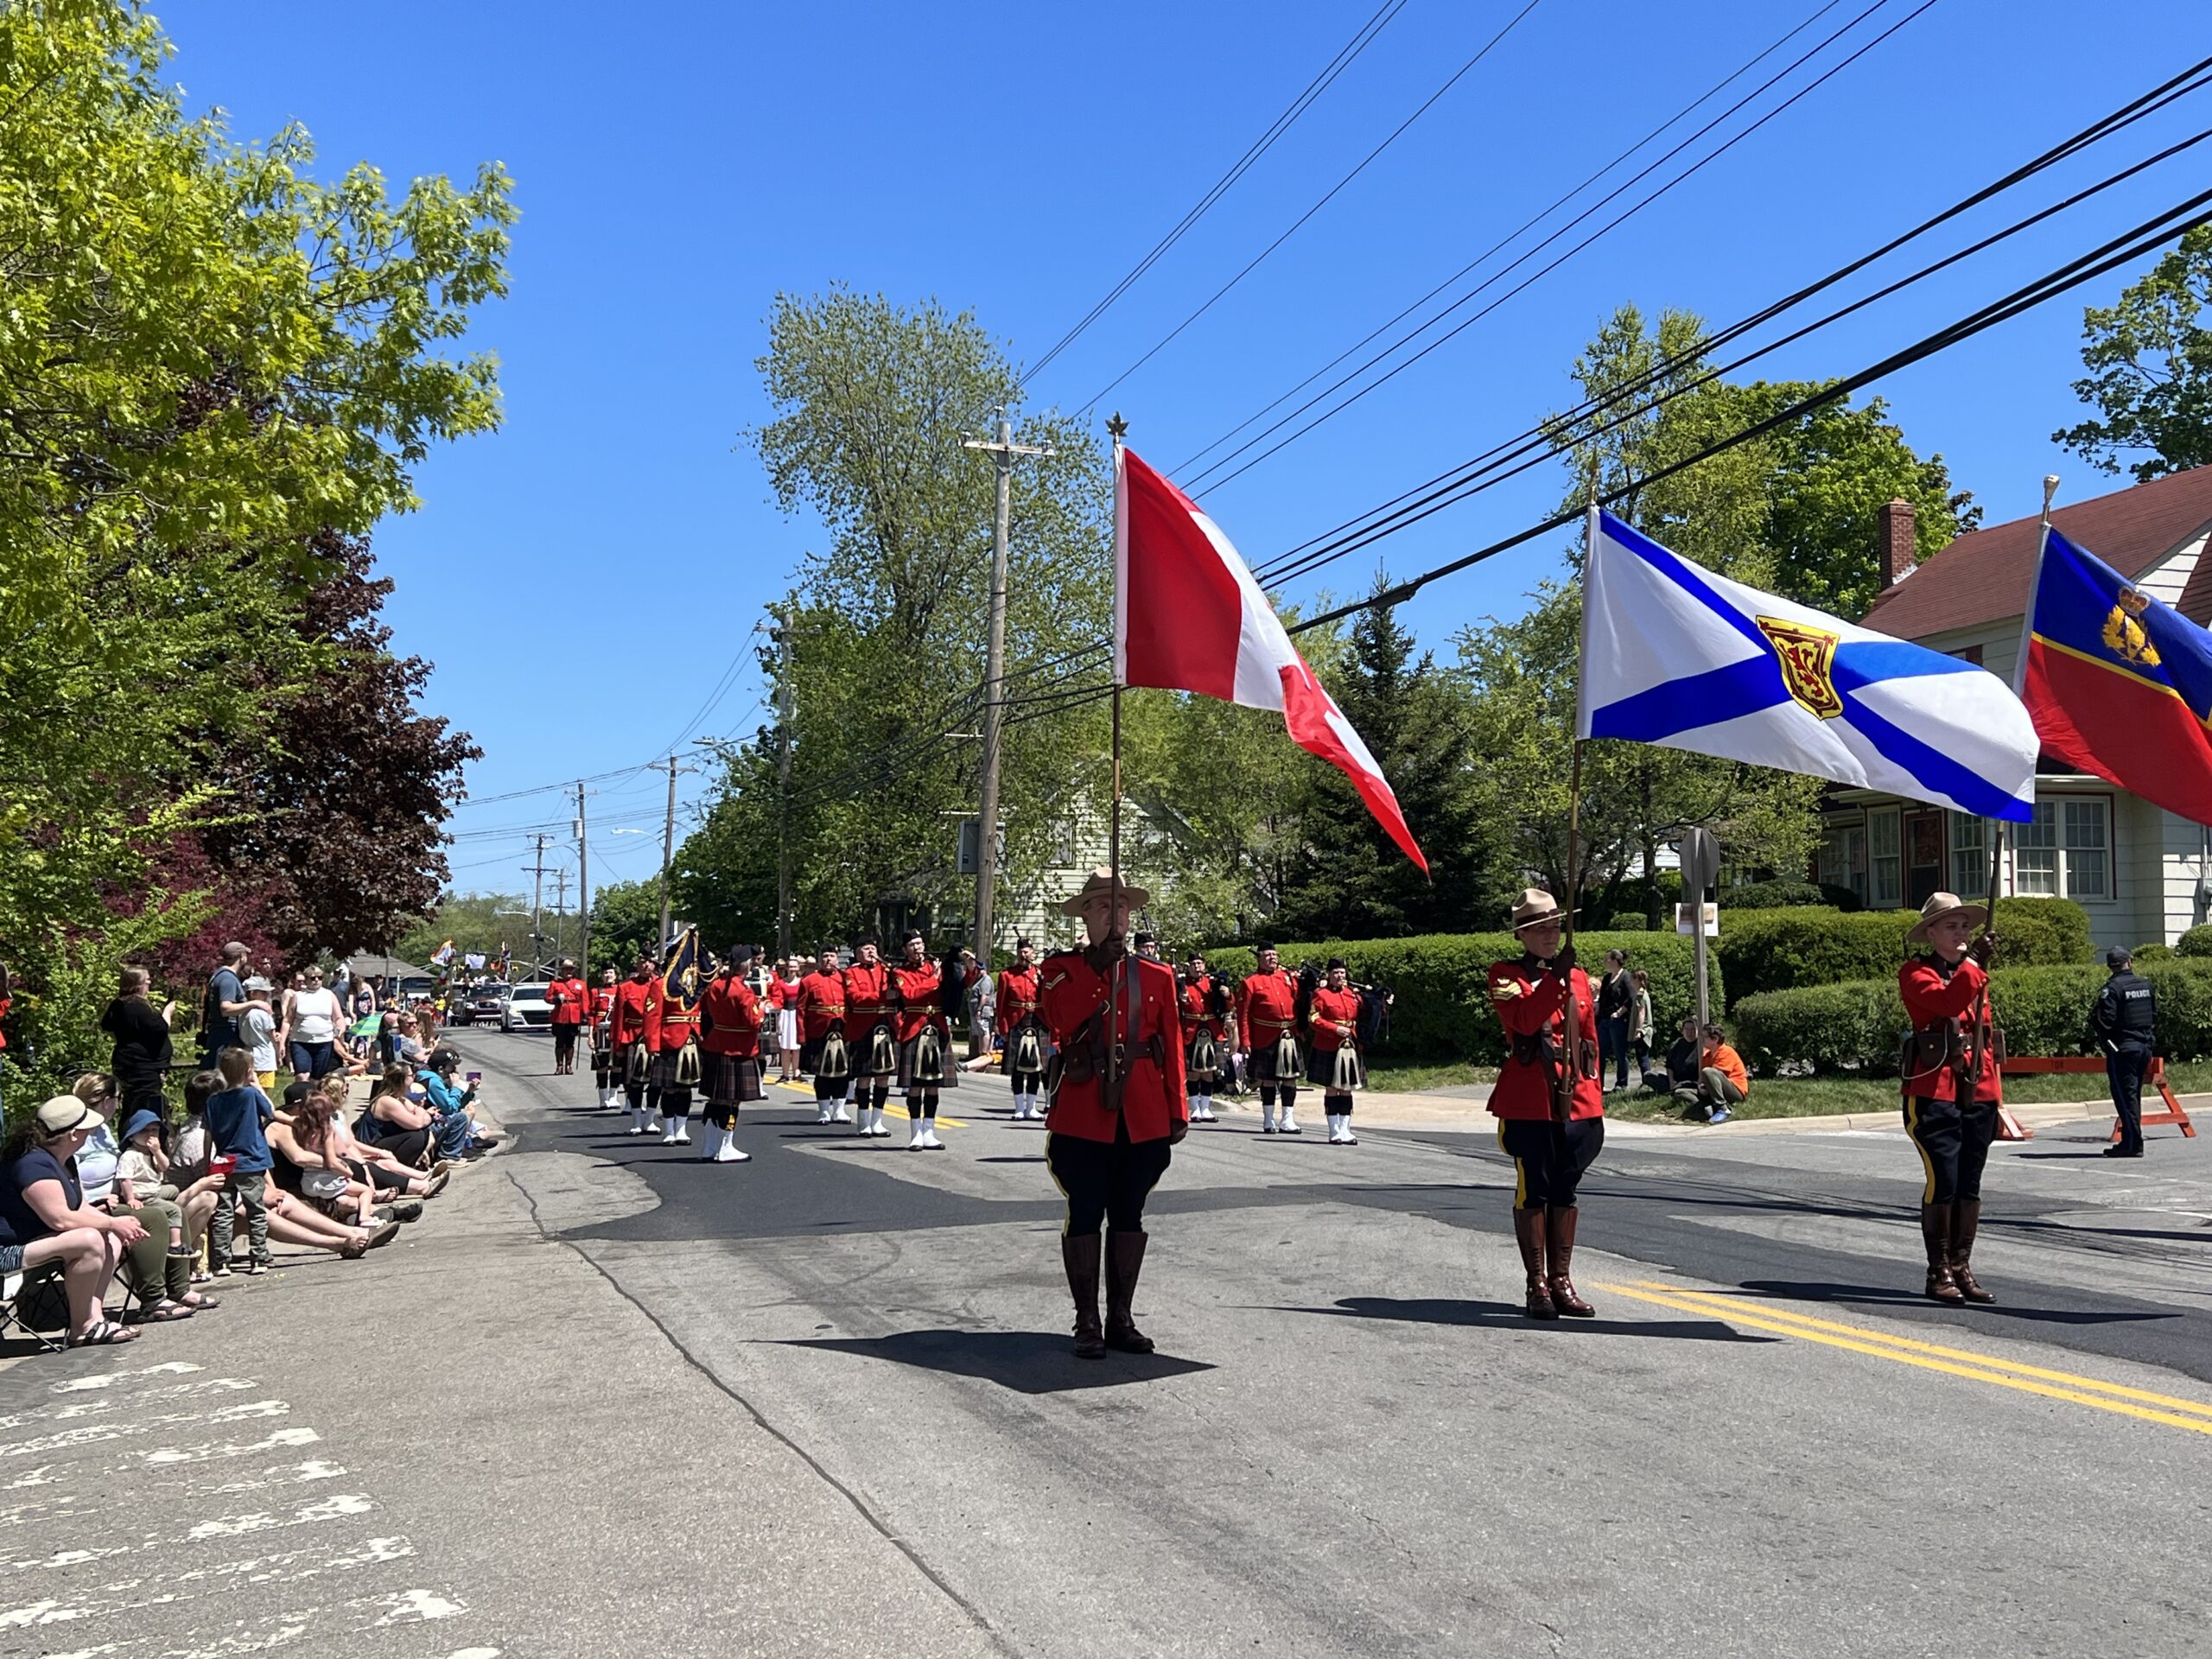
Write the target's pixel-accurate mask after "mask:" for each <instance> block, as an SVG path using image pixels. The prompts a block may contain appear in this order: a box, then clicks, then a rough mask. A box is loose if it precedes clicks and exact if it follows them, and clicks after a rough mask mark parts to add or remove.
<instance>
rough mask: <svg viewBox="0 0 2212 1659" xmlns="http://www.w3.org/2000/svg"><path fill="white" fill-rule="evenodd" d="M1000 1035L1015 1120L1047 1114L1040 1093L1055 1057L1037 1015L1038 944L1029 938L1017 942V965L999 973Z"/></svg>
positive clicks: (1002, 1062)
mask: <svg viewBox="0 0 2212 1659" xmlns="http://www.w3.org/2000/svg"><path fill="white" fill-rule="evenodd" d="M994 1018H995V1020H996V1022H997V1025H998V1028H999V1035H1000V1037H1001V1038H1002V1039H1005V1040H1004V1049H1003V1052H1002V1054H1001V1058H1000V1062H999V1063H1000V1065H1001V1066H1002V1067H1004V1068H1005V1071H1006V1076H1007V1084H1008V1085H1009V1086H1010V1087H1011V1088H1012V1089H1013V1090H1014V1121H1015V1122H1027V1121H1028V1120H1030V1119H1031V1118H1033V1117H1042V1116H1045V1108H1044V1106H1043V1105H1042V1104H1041V1103H1039V1098H1038V1097H1039V1094H1040V1093H1041V1092H1042V1090H1043V1089H1044V1086H1045V1062H1046V1060H1047V1059H1049V1058H1052V1039H1050V1038H1049V1037H1047V1036H1046V1033H1045V1026H1044V1022H1043V1021H1042V1020H1039V1018H1038V1016H1037V947H1036V946H1035V945H1033V944H1030V943H1029V941H1028V940H1027V939H1019V940H1016V941H1015V942H1014V966H1013V967H1011V968H1008V969H1004V970H1003V971H1002V972H1001V973H1000V975H999V993H998V1010H997V1013H996V1014H995V1016H994Z"/></svg>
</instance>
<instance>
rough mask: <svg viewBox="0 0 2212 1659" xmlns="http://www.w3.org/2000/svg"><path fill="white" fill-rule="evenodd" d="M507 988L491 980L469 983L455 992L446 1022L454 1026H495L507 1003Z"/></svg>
mask: <svg viewBox="0 0 2212 1659" xmlns="http://www.w3.org/2000/svg"><path fill="white" fill-rule="evenodd" d="M507 989H508V988H507V987H506V986H505V985H504V984H502V983H500V982H498V981H497V980H493V981H491V982H486V983H485V984H482V985H471V986H468V987H467V988H465V989H463V990H461V991H460V992H458V993H456V994H455V995H454V1002H453V1008H452V1010H451V1012H450V1013H449V1014H448V1015H447V1020H448V1023H450V1024H452V1025H456V1026H479V1025H482V1026H496V1025H498V1024H499V1014H500V1013H501V1011H502V1010H503V1009H505V1007H506V1005H507Z"/></svg>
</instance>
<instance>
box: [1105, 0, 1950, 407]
mask: <svg viewBox="0 0 2212 1659" xmlns="http://www.w3.org/2000/svg"><path fill="white" fill-rule="evenodd" d="M1542 3H1543V0H1528V3H1527V4H1525V5H1524V6H1522V8H1521V10H1518V11H1516V12H1515V13H1514V14H1513V16H1512V17H1511V18H1510V19H1509V20H1508V22H1506V25H1505V27H1504V28H1503V29H1499V30H1498V31H1497V34H1495V35H1491V37H1490V39H1489V40H1487V41H1484V43H1483V46H1482V49H1481V50H1479V51H1478V52H1477V53H1476V54H1474V56H1472V57H1471V58H1469V59H1468V60H1466V61H1465V63H1463V64H1461V65H1460V66H1459V68H1458V69H1456V70H1454V71H1453V72H1452V76H1451V79H1448V80H1446V82H1445V83H1444V84H1443V85H1442V86H1439V87H1438V88H1437V89H1436V90H1435V91H1434V92H1431V93H1430V94H1429V95H1428V97H1427V99H1425V100H1424V101H1423V102H1422V104H1421V107H1420V108H1418V109H1416V110H1415V111H1414V112H1413V113H1412V114H1411V115H1409V116H1408V117H1407V118H1405V119H1404V120H1403V121H1402V122H1400V123H1399V124H1397V126H1396V127H1395V128H1394V129H1393V130H1391V132H1390V135H1389V137H1387V138H1385V139H1383V142H1382V143H1379V144H1377V145H1376V146H1375V148H1374V149H1370V151H1368V152H1367V155H1366V156H1364V157H1363V159H1362V160H1361V161H1360V162H1359V164H1358V165H1357V166H1356V167H1354V168H1352V170H1351V172H1349V173H1347V174H1345V175H1344V177H1342V178H1341V179H1338V181H1336V182H1335V183H1334V184H1332V185H1331V186H1330V187H1329V188H1328V190H1327V191H1326V192H1325V194H1323V195H1322V197H1321V199H1320V200H1319V201H1317V202H1315V203H1314V204H1313V206H1312V207H1308V208H1307V209H1306V211H1305V212H1304V213H1300V215H1299V216H1298V217H1297V218H1296V219H1293V220H1292V221H1291V223H1290V226H1289V228H1287V230H1285V231H1284V232H1282V234H1281V235H1280V236H1278V237H1276V238H1275V239H1274V241H1272V242H1270V243H1268V245H1267V246H1266V247H1264V248H1262V249H1261V250H1260V251H1259V252H1258V253H1256V254H1255V255H1254V256H1253V257H1252V258H1251V260H1250V261H1249V263H1248V264H1246V265H1245V266H1244V267H1243V269H1242V270H1239V271H1238V272H1237V273H1236V275H1235V276H1234V277H1230V279H1229V280H1228V281H1227V282H1225V283H1223V284H1222V285H1221V286H1220V287H1219V288H1217V289H1215V290H1214V291H1213V294H1212V296H1211V297H1209V298H1208V299H1207V300H1206V302H1205V303H1204V304H1203V305H1201V306H1199V307H1198V309H1197V310H1195V311H1193V312H1192V313H1191V315H1188V316H1186V317H1185V318H1184V319H1183V321H1180V322H1179V323H1177V324H1176V325H1175V326H1174V327H1173V328H1171V329H1169V330H1168V331H1167V333H1166V334H1165V335H1164V336H1163V337H1161V338H1160V340H1157V341H1156V342H1154V345H1153V346H1152V347H1151V349H1150V350H1148V351H1147V352H1146V353H1144V355H1143V356H1141V357H1140V358H1138V359H1137V360H1136V361H1135V362H1134V363H1132V364H1130V365H1128V367H1127V368H1126V369H1123V370H1122V372H1120V373H1119V374H1117V375H1116V376H1115V377H1114V378H1112V379H1111V380H1109V381H1108V382H1107V383H1106V384H1105V385H1103V386H1101V387H1100V388H1099V389H1098V390H1097V391H1095V392H1093V393H1092V394H1091V395H1090V397H1087V398H1085V399H1084V402H1083V404H1082V405H1081V407H1082V408H1083V409H1091V408H1095V407H1096V405H1097V403H1098V401H1099V399H1100V398H1102V397H1105V396H1106V395H1107V394H1108V393H1109V392H1110V391H1113V390H1114V388H1115V387H1116V386H1118V385H1121V384H1122V381H1124V380H1126V379H1128V378H1129V377H1130V376H1131V375H1133V374H1135V372H1137V371H1138V370H1139V369H1141V368H1142V367H1143V366H1144V365H1146V364H1147V363H1149V362H1151V361H1152V359H1154V358H1155V357H1157V356H1158V355H1159V354H1160V353H1161V352H1162V351H1164V350H1165V349H1166V347H1167V346H1168V345H1169V344H1170V343H1171V342H1172V341H1173V340H1175V338H1176V337H1177V336H1178V335H1179V334H1181V333H1182V332H1183V331H1184V330H1185V328H1188V327H1190V326H1191V325H1192V323H1194V322H1196V321H1198V319H1199V318H1200V317H1202V316H1204V315H1205V314H1206V313H1207V312H1209V311H1211V310H1212V309H1213V308H1214V306H1215V304H1216V302H1218V301H1219V300H1220V299H1221V298H1222V296H1224V295H1226V294H1227V293H1228V292H1229V291H1230V289H1233V288H1235V287H1236V285H1237V284H1238V283H1241V282H1243V280H1244V279H1245V278H1246V277H1249V276H1250V275H1251V274H1252V273H1253V272H1254V271H1255V270H1258V269H1259V267H1260V264H1261V263H1262V261H1263V260H1265V259H1266V258H1267V257H1268V255H1269V254H1271V253H1273V252H1274V251H1275V250H1276V249H1277V248H1279V247H1281V245H1283V244H1284V243H1285V242H1287V241H1288V240H1289V239H1290V238H1292V237H1293V236H1294V235H1295V234H1296V233H1297V232H1298V230H1299V228H1300V226H1303V225H1304V224H1305V223H1306V220H1308V219H1312V218H1313V215H1314V214H1316V213H1319V212H1320V211H1321V209H1323V208H1324V207H1327V206H1328V205H1329V203H1330V202H1332V200H1335V199H1336V197H1337V195H1338V193H1339V192H1341V191H1342V190H1343V189H1344V187H1345V186H1346V185H1348V184H1350V183H1351V181H1353V180H1354V179H1356V178H1357V177H1358V176H1359V175H1361V174H1362V173H1363V172H1365V171H1366V170H1367V168H1368V166H1369V164H1370V163H1371V162H1373V161H1374V160H1375V159H1376V156H1380V155H1382V153H1383V151H1384V150H1386V149H1389V148H1390V146H1391V145H1392V144H1395V143H1397V142H1398V140H1399V138H1400V137H1402V136H1403V134H1404V133H1405V131H1406V129H1407V128H1408V127H1410V126H1412V125H1413V124H1414V122H1416V121H1418V120H1420V119H1421V117H1422V116H1424V115H1426V114H1427V113H1428V111H1429V110H1430V108H1431V107H1432V106H1433V105H1434V104H1435V103H1436V101H1437V99H1440V98H1442V97H1443V96H1444V94H1445V93H1446V92H1450V91H1451V90H1452V88H1453V87H1454V86H1458V85H1459V82H1460V80H1461V79H1463V78H1465V75H1466V74H1467V73H1468V71H1470V70H1471V69H1472V68H1473V67H1475V66H1476V65H1477V64H1478V63H1480V62H1481V61H1482V60H1484V58H1486V57H1488V56H1489V55H1490V54H1491V48H1493V47H1495V46H1497V43H1498V42H1499V41H1503V39H1504V38H1505V37H1506V36H1507V35H1510V34H1511V33H1512V32H1513V31H1514V29H1516V27H1517V26H1518V25H1519V24H1520V22H1521V20H1522V18H1523V17H1526V16H1528V15H1529V13H1530V12H1532V11H1534V10H1535V9H1536V8H1537V7H1538V6H1539V5H1541V4H1542ZM1876 3H1878V4H1880V3H1885V0H1876ZM1933 3H1934V0H1929V4H1933Z"/></svg>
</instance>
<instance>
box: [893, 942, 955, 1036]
mask: <svg viewBox="0 0 2212 1659" xmlns="http://www.w3.org/2000/svg"><path fill="white" fill-rule="evenodd" d="M891 982H892V983H893V985H895V986H896V987H898V989H899V1041H900V1042H902V1043H911V1042H912V1041H913V1040H914V1039H915V1038H917V1037H918V1036H920V1035H921V1034H922V1029H923V1027H925V1026H935V1027H937V1028H938V1030H939V1031H940V1032H944V1033H946V1034H947V1035H948V1036H950V1027H948V1026H947V1025H946V1024H945V1020H944V976H943V975H941V974H939V973H938V967H937V963H933V962H925V963H923V964H922V965H921V966H920V967H918V968H906V967H899V968H893V969H892V970H891Z"/></svg>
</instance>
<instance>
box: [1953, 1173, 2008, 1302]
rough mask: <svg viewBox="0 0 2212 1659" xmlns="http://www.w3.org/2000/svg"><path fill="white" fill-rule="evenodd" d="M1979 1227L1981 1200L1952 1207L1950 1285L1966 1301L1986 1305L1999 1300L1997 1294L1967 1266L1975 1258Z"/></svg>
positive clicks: (1959, 1203)
mask: <svg viewBox="0 0 2212 1659" xmlns="http://www.w3.org/2000/svg"><path fill="white" fill-rule="evenodd" d="M1980 1228H1981V1200H1980V1198H1961V1199H1960V1200H1959V1201H1958V1202H1957V1203H1956V1204H1955V1205H1952V1206H1951V1282H1952V1283H1953V1284H1955V1285H1956V1286H1957V1287H1959V1294H1960V1295H1961V1296H1963V1297H1965V1298H1966V1299H1967V1300H1968V1301H1970V1302H1980V1303H1982V1304H1984V1305H1985V1306H1986V1305H1987V1304H1988V1303H1991V1302H1993V1301H1995V1300H1997V1297H1996V1294H1995V1293H1994V1292H1992V1291H1987V1290H1984V1289H1983V1288H1982V1287H1981V1281H1980V1280H1979V1279H1977V1278H1975V1277H1974V1269H1973V1268H1971V1267H1969V1266H1968V1265H1967V1262H1968V1260H1969V1258H1971V1257H1972V1256H1973V1255H1974V1234H1975V1233H1977V1232H1978V1231H1980Z"/></svg>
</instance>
